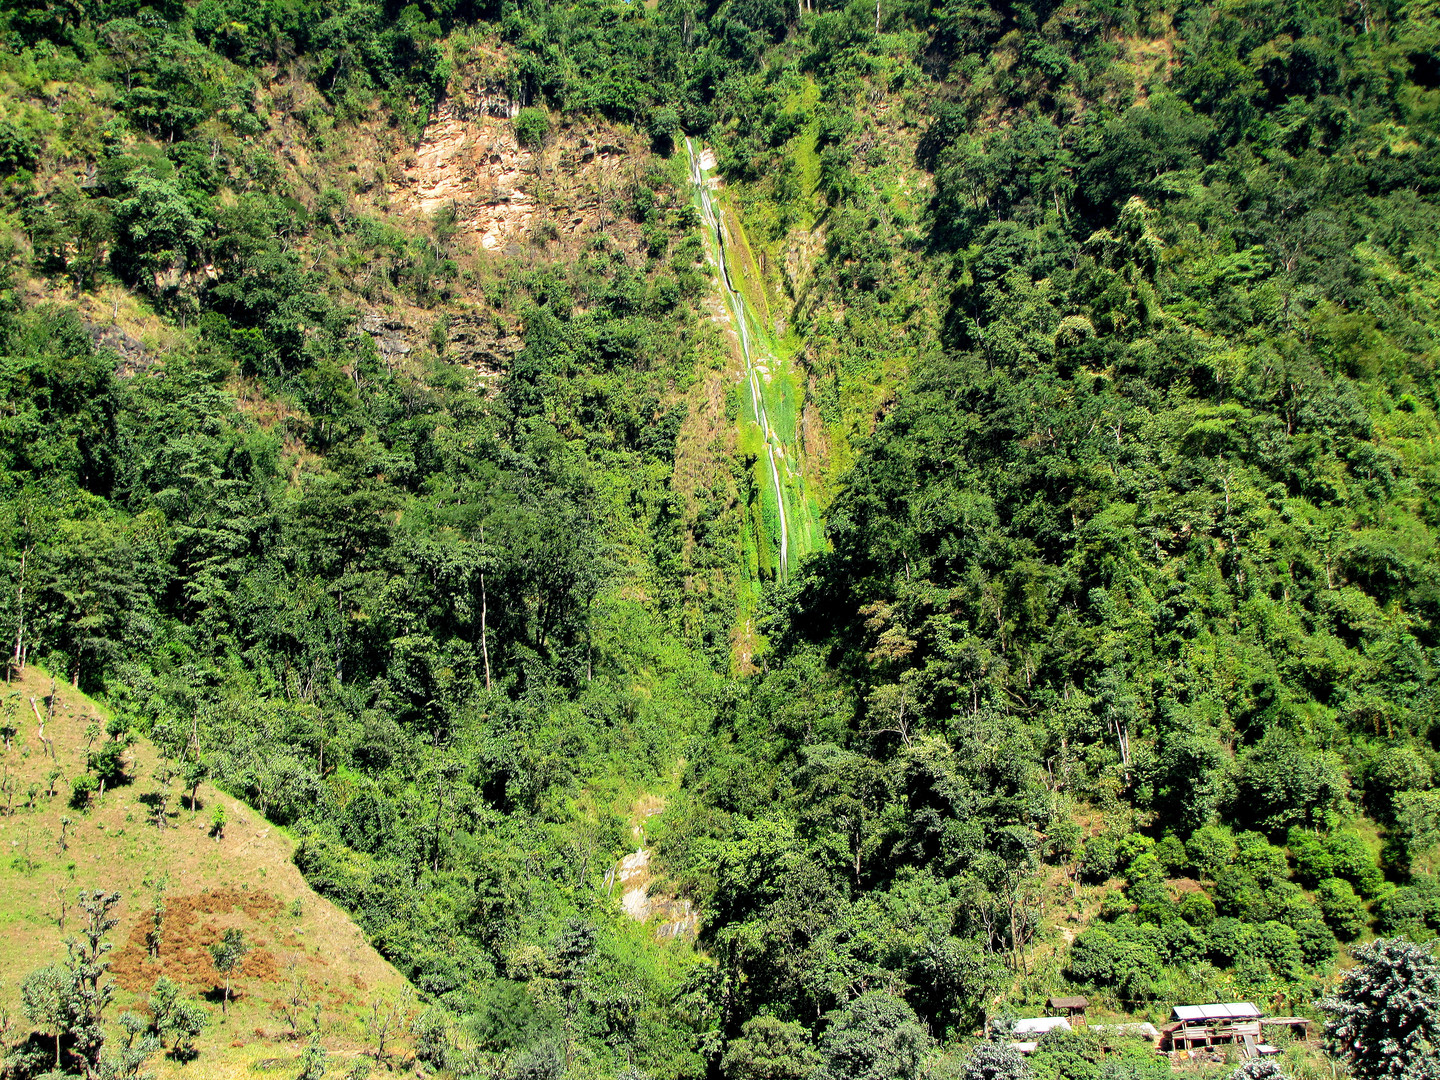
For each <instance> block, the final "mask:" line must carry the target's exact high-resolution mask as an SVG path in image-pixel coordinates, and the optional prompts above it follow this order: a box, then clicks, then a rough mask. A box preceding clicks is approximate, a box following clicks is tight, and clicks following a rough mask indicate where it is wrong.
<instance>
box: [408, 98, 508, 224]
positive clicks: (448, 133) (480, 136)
mask: <svg viewBox="0 0 1440 1080" xmlns="http://www.w3.org/2000/svg"><path fill="white" fill-rule="evenodd" d="M461 112H462V114H468V115H457V113H456V108H455V105H454V103H452V102H450V101H446V102H443V103H442V104H441V105H440V108H439V109H438V110H436V113H435V118H434V119H433V120H431V122H430V124H429V125H428V126H427V127H426V128H425V134H424V136H423V137H422V138H421V140H420V145H419V146H418V147H416V149H415V159H414V162H413V163H412V164H410V165H409V166H407V167H406V169H405V180H404V186H403V188H402V189H401V190H400V191H398V192H397V194H398V195H399V196H400V202H401V203H402V205H403V204H404V203H407V202H408V204H409V206H410V208H411V209H412V210H413V211H415V212H417V213H419V214H421V215H424V216H425V217H429V216H431V215H432V214H434V213H435V212H436V211H438V210H440V209H442V208H443V207H446V206H448V207H451V208H452V209H453V210H454V211H455V219H456V224H458V225H459V226H460V228H461V230H462V231H465V232H469V233H471V234H474V235H475V236H476V237H477V238H478V240H479V242H480V246H481V247H483V248H485V249H486V250H487V251H493V250H495V249H496V248H499V247H501V246H503V245H504V244H505V243H507V242H508V241H510V240H512V239H513V238H515V237H523V236H524V235H525V233H526V232H527V231H528V230H529V228H530V223H531V221H532V220H533V219H534V217H535V206H534V203H533V201H532V198H531V193H530V192H529V191H528V190H527V188H528V187H529V186H530V181H531V175H530V173H529V172H528V167H529V165H530V161H531V157H532V155H531V153H530V151H528V150H526V149H524V148H523V147H521V146H520V144H519V143H518V142H516V140H515V131H514V128H513V127H512V126H511V124H510V121H509V120H501V119H497V118H496V117H494V116H492V115H490V114H489V112H488V111H480V112H478V113H476V112H471V111H470V110H464V109H462V110H461Z"/></svg>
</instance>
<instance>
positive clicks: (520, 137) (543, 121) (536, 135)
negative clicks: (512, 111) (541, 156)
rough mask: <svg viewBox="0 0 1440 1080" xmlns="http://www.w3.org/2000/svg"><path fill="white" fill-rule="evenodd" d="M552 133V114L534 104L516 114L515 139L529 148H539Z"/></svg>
mask: <svg viewBox="0 0 1440 1080" xmlns="http://www.w3.org/2000/svg"><path fill="white" fill-rule="evenodd" d="M549 134H550V115H549V114H548V113H547V112H546V111H545V110H544V109H538V108H535V107H534V106H530V107H528V108H524V109H521V110H520V111H519V113H517V114H516V116H515V141H516V142H518V143H519V144H520V145H521V146H523V147H525V149H527V150H539V149H540V148H541V147H542V146H544V145H545V137H546V136H547V135H549Z"/></svg>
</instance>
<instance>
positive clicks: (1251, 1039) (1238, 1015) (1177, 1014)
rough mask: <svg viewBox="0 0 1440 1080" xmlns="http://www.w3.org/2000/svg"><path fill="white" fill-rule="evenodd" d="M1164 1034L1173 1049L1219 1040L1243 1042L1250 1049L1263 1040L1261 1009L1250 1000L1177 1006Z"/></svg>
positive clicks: (1183, 1048) (1195, 1046)
mask: <svg viewBox="0 0 1440 1080" xmlns="http://www.w3.org/2000/svg"><path fill="white" fill-rule="evenodd" d="M1165 1035H1166V1037H1167V1038H1168V1039H1169V1042H1170V1048H1171V1049H1172V1050H1194V1049H1197V1048H1199V1047H1210V1046H1214V1045H1216V1044H1217V1043H1240V1044H1242V1045H1243V1046H1245V1047H1246V1048H1247V1049H1248V1048H1249V1047H1252V1046H1256V1045H1257V1044H1258V1043H1259V1041H1260V1010H1259V1009H1257V1008H1256V1007H1255V1006H1254V1005H1252V1004H1250V1002H1248V1001H1230V1002H1215V1003H1212V1004H1209V1005H1176V1006H1175V1008H1174V1010H1172V1012H1171V1022H1170V1023H1169V1024H1166V1025H1165Z"/></svg>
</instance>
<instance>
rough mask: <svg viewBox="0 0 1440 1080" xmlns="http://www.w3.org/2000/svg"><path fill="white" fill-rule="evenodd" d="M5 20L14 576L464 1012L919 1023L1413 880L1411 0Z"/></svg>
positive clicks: (898, 1060) (655, 1073) (557, 1049)
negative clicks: (641, 915) (629, 912)
mask: <svg viewBox="0 0 1440 1080" xmlns="http://www.w3.org/2000/svg"><path fill="white" fill-rule="evenodd" d="M0 20H3V22H0V31H3V40H4V42H5V51H4V53H3V55H0V91H3V98H0V184H3V208H4V210H3V212H4V222H3V224H4V228H5V230H6V233H7V235H8V236H9V237H10V247H9V249H8V251H7V260H8V270H7V273H8V278H7V282H8V284H7V285H6V287H5V290H4V294H3V295H4V301H5V306H4V311H3V315H0V382H3V386H4V393H3V399H4V402H5V407H4V410H3V413H0V469H3V474H0V495H3V498H4V517H3V528H0V552H3V555H4V559H5V568H6V583H5V588H4V590H3V596H0V622H3V624H4V625H5V626H6V627H7V637H8V635H9V633H10V631H11V630H12V629H13V631H14V633H15V638H14V641H15V643H16V647H17V648H18V649H19V650H20V653H21V655H22V656H28V657H29V658H30V659H31V660H34V661H38V662H43V663H44V664H46V665H47V667H48V668H49V669H50V670H52V671H55V672H57V673H61V675H62V677H65V678H69V679H71V680H73V681H74V683H75V684H76V685H77V686H79V687H80V688H82V689H85V690H87V691H89V692H91V693H93V694H95V695H97V696H100V697H103V699H104V700H105V701H106V702H107V703H108V704H109V706H110V707H111V708H112V709H114V710H115V713H116V715H117V716H122V717H124V718H125V722H126V724H127V725H128V726H129V727H133V728H135V729H136V730H138V731H143V732H145V733H146V734H147V736H148V737H149V738H150V739H151V740H152V741H153V742H154V744H155V745H156V746H157V747H158V748H159V749H160V751H161V752H162V753H164V754H166V755H168V756H169V757H170V758H171V759H173V760H174V761H176V762H178V763H180V764H181V765H182V766H184V767H186V768H192V769H197V770H205V771H206V772H207V773H208V775H209V776H210V777H211V778H212V779H213V781H214V782H215V783H216V784H218V785H219V786H220V787H221V788H223V789H224V790H227V791H229V792H231V793H233V794H234V795H236V796H238V797H243V798H245V799H247V800H248V801H249V802H251V803H252V804H253V805H254V806H256V807H257V809H259V810H260V811H261V812H262V813H263V814H265V815H266V816H267V817H268V819H269V820H270V821H271V822H273V823H275V824H276V825H281V826H285V827H288V828H290V829H292V830H293V831H294V833H295V834H296V836H297V837H298V838H299V839H300V847H299V850H298V852H297V856H296V857H297V862H298V865H299V867H300V869H301V871H302V872H303V873H304V874H305V875H306V877H307V879H308V881H309V882H310V883H311V885H313V886H314V887H315V888H317V889H318V890H319V891H321V892H322V893H324V894H326V895H327V896H329V897H331V898H332V899H334V900H335V901H336V902H337V903H339V904H340V905H342V906H343V907H345V908H346V909H347V910H348V911H349V912H351V913H352V914H353V915H354V917H355V918H356V920H357V922H358V923H359V925H360V926H361V927H362V929H363V930H364V931H365V933H366V934H367V936H368V937H369V938H370V940H371V941H372V942H373V943H374V944H375V946H376V947H377V948H378V949H379V950H380V952H381V953H382V954H383V955H384V956H385V957H387V958H388V959H389V960H390V961H392V962H393V963H394V964H395V965H396V966H397V967H398V968H399V969H400V970H401V972H403V973H404V974H405V975H406V976H407V977H408V978H410V979H411V980H412V981H413V983H414V985H415V986H416V987H417V988H418V990H419V992H420V994H421V995H422V996H423V998H424V999H425V1001H426V1003H427V1004H429V1005H432V1006H434V1007H435V1008H436V1009H437V1010H440V1011H441V1013H443V1015H444V1016H445V1017H446V1018H447V1019H446V1024H445V1025H444V1029H443V1030H444V1031H445V1035H444V1038H443V1039H442V1043H444V1045H439V1046H438V1048H437V1049H436V1052H435V1062H434V1063H435V1064H439V1065H443V1066H444V1067H446V1068H447V1069H449V1070H450V1071H452V1072H453V1073H455V1074H456V1075H481V1074H484V1075H497V1076H498V1075H505V1076H514V1077H517V1078H518V1077H520V1076H525V1077H531V1076H546V1077H554V1076H559V1075H563V1074H572V1073H573V1074H577V1075H579V1074H583V1075H587V1076H592V1075H593V1076H597V1077H599V1076H616V1075H619V1074H621V1073H622V1072H628V1073H633V1072H635V1071H638V1072H641V1073H644V1074H645V1075H647V1076H651V1077H655V1078H657V1080H658V1078H660V1077H671V1076H674V1077H679V1076H698V1075H701V1074H705V1075H709V1076H725V1077H730V1078H741V1077H758V1076H762V1075H763V1076H767V1077H780V1076H787V1077H788V1076H794V1077H806V1076H810V1075H812V1073H813V1074H815V1075H822V1074H823V1075H824V1076H826V1077H830V1076H835V1077H839V1076H842V1075H843V1076H855V1075H861V1074H863V1075H866V1076H875V1077H882V1076H884V1077H890V1076H906V1077H909V1076H913V1075H917V1074H918V1073H919V1072H920V1071H922V1070H924V1071H929V1072H934V1073H936V1074H937V1075H939V1074H941V1073H948V1072H953V1071H956V1070H958V1069H960V1068H962V1065H961V1062H962V1060H963V1059H964V1058H965V1054H966V1053H967V1050H966V1046H967V1044H968V1043H969V1042H970V1041H971V1040H973V1038H974V1037H975V1035H976V1033H977V1032H979V1031H980V1030H981V1028H982V1026H984V1025H985V1024H986V1022H987V1020H988V1021H990V1022H991V1023H992V1026H995V1027H997V1029H998V1028H1000V1027H1003V1024H1004V1018H1005V1017H1006V1016H1009V1015H1013V1014H1014V1013H1016V1012H1028V1011H1032V1010H1039V1009H1041V1008H1043V999H1044V997H1045V996H1046V995H1047V994H1048V993H1053V992H1055V991H1058V990H1062V989H1066V988H1080V989H1083V990H1084V991H1085V992H1086V993H1088V994H1089V995H1090V996H1091V997H1092V1000H1094V1001H1095V1002H1096V1009H1097V1011H1098V1012H1100V1013H1109V1014H1114V1015H1117V1016H1142V1017H1148V1018H1152V1019H1161V1018H1163V1016H1164V1015H1165V1013H1166V1012H1167V1011H1168V1007H1169V1005H1170V1004H1172V1003H1176V1002H1180V1001H1182V1000H1183V1001H1200V1000H1241V999H1245V998H1253V999H1255V1000H1257V1001H1263V1002H1265V1004H1266V1005H1267V1007H1275V1008H1283V1009H1285V1010H1287V1011H1302V1010H1313V1009H1314V1008H1315V1003H1316V1002H1317V1000H1318V998H1319V997H1320V995H1321V993H1322V992H1323V990H1324V989H1325V987H1326V986H1328V985H1329V984H1330V982H1331V981H1332V980H1333V977H1334V975H1335V973H1336V970H1337V966H1338V965H1340V964H1343V963H1344V962H1345V957H1344V954H1343V952H1342V950H1341V948H1340V944H1341V942H1349V941H1353V940H1356V939H1359V938H1364V937H1366V936H1368V935H1371V934H1373V933H1376V932H1383V933H1401V932H1403V933H1406V934H1409V935H1411V936H1414V937H1421V938H1428V937H1430V936H1433V933H1434V931H1435V930H1436V929H1440V884H1437V882H1436V879H1435V877H1434V876H1433V873H1432V872H1433V870H1434V869H1435V862H1436V852H1437V842H1440V821H1437V816H1436V815H1437V813H1440V802H1437V797H1436V795H1435V791H1436V790H1437V788H1436V783H1435V782H1436V768H1437V766H1440V756H1437V750H1440V732H1437V729H1436V728H1435V727H1434V724H1433V721H1432V717H1433V716H1434V714H1435V712H1436V708H1435V706H1436V694H1435V673H1434V666H1435V660H1436V646H1437V641H1436V637H1435V620H1436V616H1437V610H1436V605H1437V602H1440V575H1437V571H1440V565H1437V558H1436V553H1435V543H1434V536H1433V530H1434V529H1435V528H1436V524H1437V521H1436V518H1437V502H1436V495H1437V491H1436V481H1437V471H1436V470H1437V435H1440V432H1437V426H1436V407H1437V400H1436V391H1435V382H1434V371H1433V369H1434V363H1435V359H1436V348H1437V338H1436V333H1437V329H1440V312H1437V310H1436V303H1437V292H1436V271H1437V265H1436V260H1437V229H1440V224H1437V223H1440V215H1437V214H1436V205H1435V202H1436V196H1437V185H1440V175H1437V168H1440V165H1437V162H1440V154H1437V151H1440V146H1437V130H1436V120H1437V114H1436V110H1437V107H1440V78H1437V66H1436V60H1435V57H1436V53H1437V47H1440V22H1437V16H1436V13H1435V12H1434V10H1433V6H1431V5H1428V4H1425V3H1420V2H1412V3H1394V4H1381V5H1379V6H1376V5H1375V4H1373V3H1365V4H1360V5H1353V4H1350V3H1348V2H1342V0H1320V2H1318V3H1310V4H1285V3H1279V4H1277V3H1270V4H1248V3H1233V2H1229V0H1215V2H1211V3H1204V4H1199V5H1191V6H1190V7H1187V8H1184V9H1180V8H1175V7H1173V6H1170V7H1166V6H1163V5H1151V6H1143V5H1135V4H1119V5H1114V4H1112V5H1097V4H1069V5H1059V4H1051V3H1046V2H1036V3H1028V2H1016V3H1002V2H994V3H968V2H959V0H956V2H947V3H938V2H937V3H934V4H925V3H887V2H885V0H882V2H880V3H879V4H871V3H869V2H868V0H866V2H864V3H854V4H850V5H848V6H840V5H826V4H824V3H817V4H797V5H791V4H788V3H786V4H781V3H770V2H766V0H724V2H722V3H718V4H710V5H689V4H686V3H683V2H678V0H674V2H672V0H663V2H661V3H660V4H658V5H656V6H653V7H650V6H646V5H643V4H626V3H619V2H609V0H597V2H594V3H590V2H587V3H583V4H576V5H572V6H565V5H542V4H528V3H519V4H506V5H503V6H490V5H487V4H473V3H468V2H466V3H438V2H437V3H422V4H411V5H400V4H398V3H396V4H387V3H384V2H380V0H346V2H344V3H330V2H328V0H314V2H311V0H304V2H299V3H280V2H275V3H260V4H257V3H253V2H252V3H246V4H240V3H230V2H227V0H202V2H199V3H194V4H190V3H181V2H174V3H170V4H167V5H161V6H147V5H144V4H141V3H138V2H131V0H92V2H82V3H77V4H74V5H69V6H66V5H55V4H45V3H40V2H39V0H25V2H23V3H18V4H12V5H9V6H8V7H7V8H6V9H5V11H4V13H3V14H0ZM687 138H688V139H690V140H692V142H693V144H694V145H695V146H696V147H700V148H706V147H708V148H709V149H710V151H711V152H712V153H713V155H714V158H715V161H716V163H717V169H716V172H717V173H718V175H719V178H720V181H721V183H720V187H719V188H718V189H717V190H716V193H715V199H716V201H717V204H718V206H719V208H720V210H719V213H720V215H722V216H723V225H721V222H720V219H719V217H716V218H715V219H714V221H713V222H712V221H711V219H710V218H709V217H707V215H706V214H705V213H704V212H702V211H703V210H704V209H705V208H704V206H703V205H702V204H701V202H700V201H698V198H697V193H696V190H695V185H694V184H693V183H692V180H693V176H692V173H691V170H690V166H689V163H688V161H687V155H686V151H685V140H686V139H687ZM702 179H703V178H702ZM717 226H719V227H721V228H722V231H723V233H724V236H725V238H726V242H725V244H724V248H725V251H726V252H727V254H726V256H725V258H726V259H727V260H729V259H733V260H734V262H729V261H727V263H726V265H725V266H724V267H722V266H720V265H719V264H718V262H717V260H718V259H719V258H720V254H719V251H718V246H717V244H715V243H714V242H713V241H714V237H713V236H712V234H714V233H715V232H716V228H717ZM707 228H708V229H709V231H708V232H707V231H706V229H707ZM726 271H730V273H728V274H727V273H726ZM722 278H723V279H724V280H725V281H726V282H727V284H726V286H725V288H728V289H730V290H731V291H732V292H734V293H735V295H740V296H743V301H744V307H745V309H746V310H747V311H749V312H751V313H753V318H754V328H755V330H756V332H757V333H758V334H760V335H761V336H762V337H763V339H764V343H765V348H766V349H767V350H769V353H772V354H773V356H772V355H767V356H766V357H765V359H766V360H767V362H766V363H765V364H763V365H762V366H764V367H765V371H764V372H763V373H762V372H760V371H759V370H758V368H757V367H756V365H755V364H754V363H752V362H750V361H753V360H754V359H755V357H746V356H744V355H742V352H741V350H740V349H739V348H738V342H737V340H736V338H737V335H736V330H737V326H736V324H735V318H736V316H735V312H736V311H737V310H738V308H737V305H736V303H735V301H734V299H733V298H727V297H728V294H727V293H726V292H725V291H723V290H722V286H721V279H722ZM770 359H773V360H774V361H775V363H774V364H773V365H771V364H769V363H768V360H770ZM772 376H774V377H782V382H781V383H778V384H770V383H767V384H766V385H767V387H771V388H772V389H773V393H774V398H773V406H774V407H776V408H780V409H782V410H783V411H784V413H785V417H784V422H785V425H786V431H787V439H789V440H791V441H790V442H789V444H788V445H789V446H790V447H791V449H789V450H787V455H788V457H787V461H788V462H789V463H790V465H791V466H792V467H793V468H794V469H796V470H798V472H797V475H799V476H800V477H801V479H803V482H804V490H805V491H806V492H807V499H809V500H811V502H812V503H813V509H814V510H815V511H818V512H819V513H820V514H821V515H822V516H823V520H824V529H825V536H824V542H823V543H816V544H815V545H814V546H817V547H818V548H819V550H817V551H815V552H814V554H813V555H812V556H811V557H810V558H809V559H808V561H806V562H805V563H804V564H803V565H796V564H794V563H792V564H791V565H790V566H789V567H788V573H785V572H782V571H783V569H785V568H783V567H782V566H781V565H780V563H779V561H778V558H777V556H776V551H777V550H778V547H779V545H778V544H777V543H776V540H777V534H776V533H775V531H774V530H775V528H776V525H777V522H776V520H775V514H774V512H773V511H771V510H770V509H768V507H769V506H770V505H771V503H769V502H767V495H766V489H765V479H764V474H765V473H766V472H767V471H768V462H769V461H770V460H772V459H771V458H770V456H769V455H767V454H765V453H763V452H762V448H761V446H760V445H759V444H757V443H756V441H755V440H754V438H753V431H751V430H750V429H748V428H747V427H746V423H747V413H746V411H745V410H746V408H747V407H749V408H751V409H752V410H753V407H754V406H753V397H752V396H751V390H750V389H747V388H746V387H747V385H748V386H750V387H755V386H756V385H757V384H756V383H755V382H754V379H755V378H762V377H772ZM742 378H743V381H742ZM747 397H749V398H750V400H751V401H752V404H751V405H750V406H747V405H746V400H747ZM766 400H767V403H769V402H771V400H772V399H771V398H770V397H768V396H767V398H766ZM748 419H749V420H750V421H753V420H754V419H755V418H754V416H749V417H748ZM771 498H772V499H773V493H772V496H771ZM18 659H19V657H17V660H18ZM103 767H104V763H103V762H100V763H99V766H97V769H103ZM92 771H95V770H92ZM95 774H96V776H97V778H98V777H99V775H100V772H99V771H96V772H95ZM661 807H663V812H662V813H658V814H654V813H652V811H654V810H657V809H660V808H661ZM24 813H25V810H24V809H23V808H22V809H20V810H19V811H18V814H19V815H21V816H23V814H24ZM638 843H644V844H646V845H647V850H648V851H650V852H651V854H652V864H651V865H652V867H653V868H654V869H655V870H656V871H658V873H659V875H660V876H659V879H658V882H657V888H663V889H664V890H666V891H667V893H669V894H674V895H676V896H679V897H683V898H684V899H687V900H689V901H691V902H693V903H694V904H696V905H697V906H698V908H699V910H700V913H701V924H700V931H699V935H698V938H697V939H696V940H694V941H690V940H671V939H668V938H667V939H666V940H664V941H660V940H657V938H656V935H655V934H654V933H653V931H652V928H647V927H644V926H640V925H637V924H635V923H634V922H633V921H632V920H630V919H628V918H627V917H626V916H625V915H624V914H623V912H622V910H621V908H620V905H619V897H618V895H617V893H616V890H615V888H614V875H613V873H612V870H613V867H614V865H615V863H616V861H617V860H618V859H619V858H620V857H621V856H622V855H624V854H625V853H626V852H627V851H631V850H633V849H634V847H635V846H636V845H637V844H638ZM1098 1055H1099V1049H1098V1046H1097V1045H1095V1044H1094V1043H1093V1042H1086V1041H1084V1040H1077V1041H1075V1042H1074V1043H1073V1044H1071V1043H1067V1042H1066V1041H1065V1040H1063V1039H1061V1040H1055V1041H1053V1042H1049V1043H1047V1044H1046V1045H1045V1046H1044V1047H1042V1052H1041V1053H1040V1054H1038V1055H1037V1056H1036V1057H1035V1058H1033V1059H1032V1061H1031V1065H1032V1068H1033V1071H1034V1072H1035V1073H1036V1074H1037V1075H1041V1076H1064V1077H1068V1078H1072V1080H1079V1078H1081V1077H1086V1078H1088V1077H1091V1076H1098V1075H1099V1074H1100V1069H1101V1062H1100V1061H1099V1060H1098ZM1290 1058H1291V1065H1292V1066H1293V1067H1294V1068H1295V1069H1296V1071H1298V1072H1300V1073H1301V1074H1302V1075H1303V1074H1305V1072H1304V1071H1305V1070H1307V1069H1311V1068H1312V1067H1313V1068H1323V1067H1324V1066H1321V1065H1319V1064H1318V1063H1316V1062H1315V1061H1314V1060H1313V1055H1312V1051H1311V1050H1308V1049H1305V1048H1300V1047H1297V1048H1295V1049H1293V1050H1292V1051H1291V1053H1290ZM1109 1064H1110V1065H1113V1066H1114V1067H1115V1068H1119V1069H1121V1070H1122V1072H1121V1073H1119V1074H1115V1073H1114V1072H1113V1070H1112V1073H1111V1075H1147V1074H1148V1073H1147V1071H1146V1070H1152V1066H1155V1067H1156V1068H1159V1067H1160V1066H1158V1065H1156V1059H1154V1058H1153V1057H1152V1056H1151V1055H1149V1054H1148V1053H1147V1052H1139V1053H1138V1054H1137V1055H1135V1056H1134V1057H1133V1060H1132V1059H1131V1058H1125V1059H1124V1060H1119V1061H1112V1062H1110V1063H1109ZM1124 1069H1130V1070H1131V1072H1129V1073H1125V1072H1123V1070H1124ZM1152 1071H1153V1070H1152ZM1326 1075H1328V1073H1327V1074H1326Z"/></svg>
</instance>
